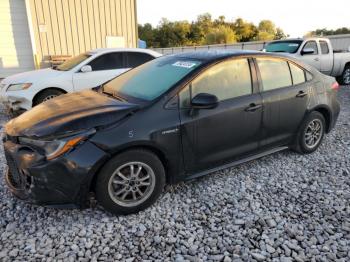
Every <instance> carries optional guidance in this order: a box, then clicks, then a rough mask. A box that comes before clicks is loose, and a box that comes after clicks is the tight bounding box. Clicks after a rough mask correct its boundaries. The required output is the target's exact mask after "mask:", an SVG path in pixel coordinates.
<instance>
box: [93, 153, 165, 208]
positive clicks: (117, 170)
mask: <svg viewBox="0 0 350 262" xmlns="http://www.w3.org/2000/svg"><path fill="white" fill-rule="evenodd" d="M164 184H165V171H164V167H163V164H162V162H161V161H160V160H159V158H158V157H157V156H156V155H155V154H153V153H152V152H150V151H147V150H142V149H140V150H130V151H126V152H124V153H121V154H119V155H117V156H115V157H114V158H112V159H111V160H110V161H109V162H108V163H107V164H106V165H105V166H104V167H103V168H102V170H101V172H100V173H99V174H98V177H97V181H96V198H97V201H98V202H99V203H100V204H101V205H102V206H103V207H104V208H105V209H106V210H108V211H110V212H111V213H114V214H130V213H136V212H138V211H140V210H143V209H145V208H147V207H148V206H150V205H152V204H153V203H154V202H155V201H156V200H157V198H158V197H159V196H160V194H161V192H162V190H163V187H164Z"/></svg>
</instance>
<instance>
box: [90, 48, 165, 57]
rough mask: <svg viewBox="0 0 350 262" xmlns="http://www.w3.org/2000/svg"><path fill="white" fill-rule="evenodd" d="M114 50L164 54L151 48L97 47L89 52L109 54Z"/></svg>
mask: <svg viewBox="0 0 350 262" xmlns="http://www.w3.org/2000/svg"><path fill="white" fill-rule="evenodd" d="M112 52H140V53H146V54H150V55H152V56H154V57H159V56H162V54H160V53H158V52H156V51H153V50H151V49H143V48H97V49H93V50H91V51H88V52H87V53H89V54H90V55H95V54H107V53H112Z"/></svg>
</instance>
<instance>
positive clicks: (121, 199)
mask: <svg viewBox="0 0 350 262" xmlns="http://www.w3.org/2000/svg"><path fill="white" fill-rule="evenodd" d="M154 187H155V174H154V171H153V170H152V168H151V167H150V166H149V165H147V164H145V163H142V162H128V163H126V164H123V165H122V166H120V167H118V168H117V169H116V170H115V171H114V173H113V174H112V176H111V177H110V179H109V182H108V193H109V196H110V197H111V199H112V200H113V201H114V202H115V203H116V204H118V205H120V206H124V207H134V206H137V205H140V204H141V203H143V202H144V201H146V200H147V199H148V198H149V196H150V195H151V194H152V192H153V190H154Z"/></svg>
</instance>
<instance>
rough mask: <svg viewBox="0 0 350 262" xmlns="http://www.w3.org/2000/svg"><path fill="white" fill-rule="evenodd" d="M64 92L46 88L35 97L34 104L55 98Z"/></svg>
mask: <svg viewBox="0 0 350 262" xmlns="http://www.w3.org/2000/svg"><path fill="white" fill-rule="evenodd" d="M63 94H64V92H63V91H60V90H57V89H47V90H44V91H43V92H41V93H39V94H38V96H37V97H36V98H35V99H34V103H33V105H34V106H36V105H39V104H41V103H43V102H45V101H48V100H50V99H53V98H55V97H57V96H60V95H63Z"/></svg>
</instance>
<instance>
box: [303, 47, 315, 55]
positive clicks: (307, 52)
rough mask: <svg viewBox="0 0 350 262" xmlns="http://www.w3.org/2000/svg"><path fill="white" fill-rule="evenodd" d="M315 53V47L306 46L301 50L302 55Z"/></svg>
mask: <svg viewBox="0 0 350 262" xmlns="http://www.w3.org/2000/svg"><path fill="white" fill-rule="evenodd" d="M313 53H315V50H314V49H313V48H304V49H303V50H302V51H301V55H312V54H313Z"/></svg>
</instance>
